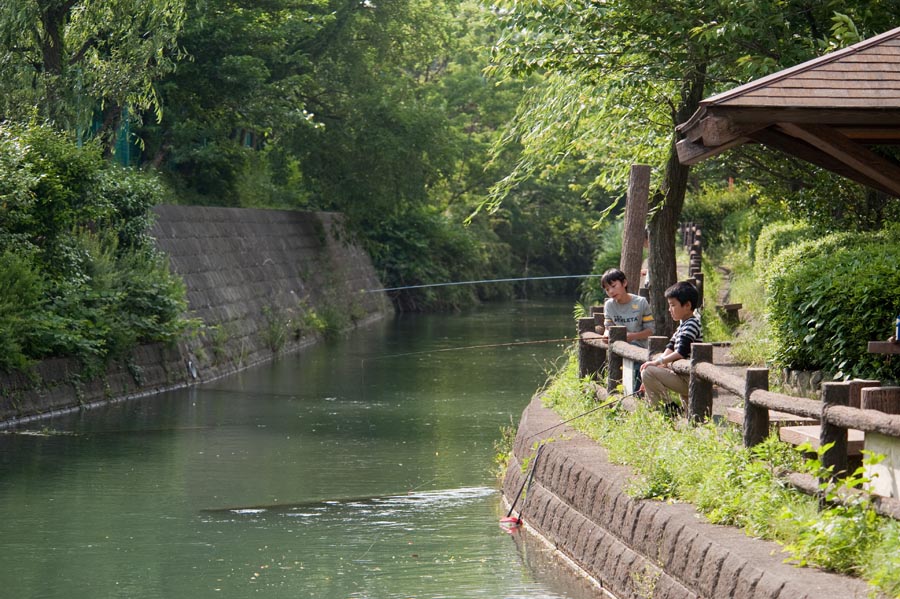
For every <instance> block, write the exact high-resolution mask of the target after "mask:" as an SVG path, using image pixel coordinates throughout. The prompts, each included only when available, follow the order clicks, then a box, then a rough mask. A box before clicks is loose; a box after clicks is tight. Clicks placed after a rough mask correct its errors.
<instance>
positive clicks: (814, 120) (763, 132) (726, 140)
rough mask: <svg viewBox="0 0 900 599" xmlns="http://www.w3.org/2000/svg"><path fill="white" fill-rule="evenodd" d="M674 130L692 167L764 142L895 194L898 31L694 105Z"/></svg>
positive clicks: (898, 175) (899, 136)
mask: <svg viewBox="0 0 900 599" xmlns="http://www.w3.org/2000/svg"><path fill="white" fill-rule="evenodd" d="M677 131H678V132H679V133H680V134H682V135H683V136H684V139H682V140H681V141H679V142H678V144H677V150H678V158H679V160H680V161H681V162H682V163H683V164H695V163H697V162H700V161H702V160H705V159H706V158H711V157H713V156H716V155H717V154H720V153H722V152H724V151H726V150H728V149H731V148H734V147H736V146H739V145H742V144H745V143H762V144H765V145H768V146H772V147H774V148H777V149H779V150H782V151H784V152H787V153H789V154H792V155H794V156H797V157H798V158H801V159H803V160H806V161H808V162H812V163H813V164H817V165H819V166H821V167H823V168H826V169H829V170H831V171H834V172H836V173H839V174H841V175H843V176H846V177H848V178H850V179H853V180H855V181H858V182H860V183H863V184H864V185H868V186H870V187H873V188H875V189H879V190H881V191H884V192H886V193H889V194H891V195H894V196H897V197H900V164H898V163H896V162H895V161H893V160H890V159H888V158H886V157H884V156H883V155H882V154H879V153H877V152H875V151H873V150H872V146H877V145H900V27H898V28H896V29H892V30H891V31H887V32H885V33H882V34H881V35H877V36H874V37H871V38H869V39H867V40H865V41H862V42H860V43H858V44H854V45H853V46H850V47H847V48H844V49H842V50H838V51H835V52H831V53H829V54H826V55H824V56H820V57H819V58H815V59H813V60H810V61H808V62H805V63H803V64H799V65H797V66H794V67H791V68H789V69H785V70H783V71H779V72H777V73H773V74H772V75H769V76H767V77H763V78H761V79H758V80H756V81H751V82H750V83H747V84H745V85H741V86H739V87H736V88H734V89H732V90H729V91H727V92H724V93H721V94H718V95H715V96H712V97H710V98H707V99H705V100H703V101H702V102H700V108H699V109H698V110H697V112H695V113H694V114H693V115H692V116H691V118H690V119H688V120H687V121H686V122H684V123H682V124H680V125H679V126H678V127H677Z"/></svg>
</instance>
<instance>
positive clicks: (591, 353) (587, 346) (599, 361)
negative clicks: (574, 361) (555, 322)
mask: <svg viewBox="0 0 900 599" xmlns="http://www.w3.org/2000/svg"><path fill="white" fill-rule="evenodd" d="M593 332H594V317H593V316H591V317H585V318H579V319H578V378H584V377H586V376H589V377H591V378H592V379H594V380H596V379H598V378H599V376H598V375H599V374H600V370H601V369H602V368H603V364H604V362H606V356H605V355H604V353H605V352H604V351H603V349H601V348H600V347H597V346H596V345H594V344H592V343H587V342H586V341H585V340H584V338H583V337H582V336H581V334H582V333H593Z"/></svg>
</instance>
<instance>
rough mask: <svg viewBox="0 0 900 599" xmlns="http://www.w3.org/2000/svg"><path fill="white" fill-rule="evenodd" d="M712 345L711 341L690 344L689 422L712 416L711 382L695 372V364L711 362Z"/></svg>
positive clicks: (696, 421) (701, 420) (696, 422)
mask: <svg viewBox="0 0 900 599" xmlns="http://www.w3.org/2000/svg"><path fill="white" fill-rule="evenodd" d="M712 360H713V346H712V344H711V343H694V344H693V345H691V379H690V383H689V385H688V405H687V406H686V407H687V417H688V421H689V422H693V423H695V424H700V423H702V422H706V421H707V420H709V419H710V418H711V417H712V404H713V398H712V383H711V382H709V381H705V380H703V379H702V378H700V377H699V376H697V374H696V372H695V371H696V369H697V364H701V363H703V362H712Z"/></svg>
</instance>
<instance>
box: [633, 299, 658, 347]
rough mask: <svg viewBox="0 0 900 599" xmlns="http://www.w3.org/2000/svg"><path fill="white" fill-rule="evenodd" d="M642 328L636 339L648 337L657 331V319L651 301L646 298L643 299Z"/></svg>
mask: <svg viewBox="0 0 900 599" xmlns="http://www.w3.org/2000/svg"><path fill="white" fill-rule="evenodd" d="M641 306H642V310H641V330H640V331H638V332H637V333H636V334H635V337H634V339H646V338H648V337H650V336H652V335H653V333H655V332H656V321H655V320H654V319H653V311H652V310H651V308H650V302H648V301H647V300H646V298H644V299H643V301H641Z"/></svg>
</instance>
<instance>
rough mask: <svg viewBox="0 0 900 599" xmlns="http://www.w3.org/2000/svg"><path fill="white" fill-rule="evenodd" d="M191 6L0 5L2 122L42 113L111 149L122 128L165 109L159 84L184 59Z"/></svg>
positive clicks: (172, 2) (50, 1) (104, 2)
mask: <svg viewBox="0 0 900 599" xmlns="http://www.w3.org/2000/svg"><path fill="white" fill-rule="evenodd" d="M185 2H186V0H66V1H64V2H63V1H60V0H18V1H16V2H0V119H8V118H22V117H27V116H29V115H31V114H32V113H33V112H36V114H37V116H39V117H40V118H42V119H49V120H51V121H53V122H54V123H55V124H56V125H57V126H58V127H60V128H62V129H64V130H67V131H73V132H77V133H78V134H79V135H88V134H89V133H91V132H93V133H95V134H97V135H98V136H99V137H100V138H101V139H103V140H104V141H105V142H106V143H107V144H110V145H108V146H107V150H108V151H111V149H112V148H111V144H112V143H113V142H114V141H115V133H116V131H118V130H119V129H120V127H121V126H122V125H123V124H125V123H127V122H129V121H134V120H135V119H139V117H140V114H141V113H140V111H149V112H150V114H151V115H153V116H156V115H158V114H159V111H160V110H161V108H162V107H161V104H160V101H159V97H158V96H157V90H156V88H155V82H156V81H157V80H158V78H159V77H161V76H162V75H163V74H165V73H168V72H170V71H171V70H172V69H174V67H175V62H176V61H177V60H178V59H179V58H180V56H181V52H180V50H179V47H178V35H179V32H180V30H181V26H182V24H183V22H184V16H185V15H184V6H185Z"/></svg>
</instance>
